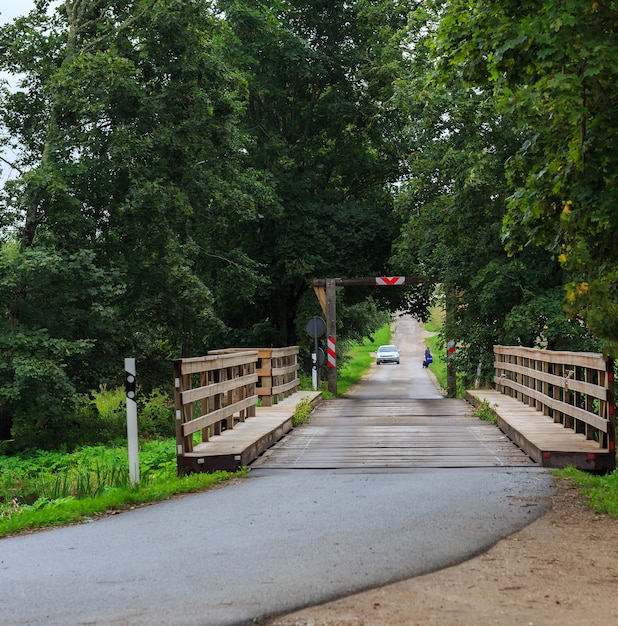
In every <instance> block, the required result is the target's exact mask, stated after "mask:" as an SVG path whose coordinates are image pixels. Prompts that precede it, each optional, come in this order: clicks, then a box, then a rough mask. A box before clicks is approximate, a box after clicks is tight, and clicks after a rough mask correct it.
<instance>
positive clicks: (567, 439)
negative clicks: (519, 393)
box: [466, 390, 614, 472]
mask: <svg viewBox="0 0 618 626" xmlns="http://www.w3.org/2000/svg"><path fill="white" fill-rule="evenodd" d="M466 397H467V400H468V402H470V403H471V404H472V405H473V406H477V405H479V404H480V403H482V402H483V401H484V400H486V401H487V402H488V403H489V405H490V407H491V409H492V411H493V413H494V415H495V416H496V418H497V420H498V427H499V428H500V430H501V431H502V432H504V433H505V434H506V435H508V437H509V438H510V439H511V440H512V441H514V442H515V443H516V444H517V445H518V446H519V447H520V448H521V449H522V450H523V451H524V452H525V453H526V454H527V455H529V456H530V458H532V459H533V460H534V461H535V462H536V463H538V464H539V465H541V466H542V467H551V468H564V467H568V466H572V467H576V468H577V469H581V470H585V471H594V472H606V471H611V470H612V469H613V464H614V460H613V459H614V456H613V454H612V453H611V452H610V451H609V450H608V449H607V448H601V447H599V444H598V443H597V442H596V441H592V440H590V439H586V437H585V436H584V435H583V434H581V433H576V432H575V431H573V430H571V429H569V428H564V426H563V425H562V424H559V423H555V422H554V421H552V419H551V418H549V417H547V416H546V415H543V414H542V413H541V412H540V411H536V410H535V409H533V408H532V407H529V406H528V405H526V404H524V403H523V402H520V401H519V400H515V399H514V398H511V397H510V396H507V395H504V394H503V393H500V392H499V391H495V390H471V391H467V392H466Z"/></svg>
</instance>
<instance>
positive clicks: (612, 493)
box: [553, 467, 618, 518]
mask: <svg viewBox="0 0 618 626" xmlns="http://www.w3.org/2000/svg"><path fill="white" fill-rule="evenodd" d="M553 473H554V476H559V477H560V478H568V479H570V480H572V481H573V482H574V483H575V485H577V487H579V489H580V491H581V493H582V495H583V496H584V498H585V499H586V503H587V504H588V506H590V508H592V509H593V510H594V511H596V512H597V513H601V514H603V515H607V516H609V517H617V518H618V471H616V470H615V471H613V472H612V473H611V474H606V475H597V474H589V473H588V472H582V471H580V470H577V469H575V468H573V467H567V468H566V469H563V470H555V471H554V472H553Z"/></svg>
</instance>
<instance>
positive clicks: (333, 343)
mask: <svg viewBox="0 0 618 626" xmlns="http://www.w3.org/2000/svg"><path fill="white" fill-rule="evenodd" d="M326 339H327V347H328V349H327V352H328V354H327V355H326V361H327V365H328V367H327V370H328V391H330V393H332V394H333V395H334V396H335V397H336V396H337V353H336V347H337V288H336V285H335V279H334V278H327V279H326Z"/></svg>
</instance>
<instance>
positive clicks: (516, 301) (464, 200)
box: [396, 3, 591, 384]
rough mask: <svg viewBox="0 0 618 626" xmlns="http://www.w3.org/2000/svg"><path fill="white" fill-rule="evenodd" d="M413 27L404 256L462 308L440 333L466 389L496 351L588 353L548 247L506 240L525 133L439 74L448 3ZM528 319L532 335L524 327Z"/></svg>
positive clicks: (457, 76)
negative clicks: (498, 346)
mask: <svg viewBox="0 0 618 626" xmlns="http://www.w3.org/2000/svg"><path fill="white" fill-rule="evenodd" d="M438 5H439V3H437V5H436V7H434V9H433V11H432V10H430V9H431V7H429V8H428V7H425V8H424V9H423V10H419V11H417V12H415V13H413V14H412V16H411V21H410V25H411V27H410V40H409V43H408V48H409V50H410V57H409V65H410V67H409V70H408V73H407V74H406V75H402V77H401V80H400V82H399V83H398V98H399V99H400V101H401V104H400V107H401V108H402V110H406V111H407V112H408V115H409V131H408V142H409V146H410V147H409V150H408V163H409V171H410V175H409V177H408V179H407V180H406V181H405V182H404V184H402V185H401V188H400V194H399V196H398V199H397V206H398V208H399V210H400V211H401V213H402V217H403V219H404V220H405V226H404V228H403V229H402V234H401V236H400V237H399V240H398V242H397V248H396V249H397V257H398V258H399V259H400V260H399V262H400V263H402V262H404V261H405V260H406V259H408V262H409V263H415V264H416V265H417V266H418V267H419V271H421V272H425V273H427V274H431V275H434V276H436V277H437V279H438V280H439V281H440V282H441V283H443V290H444V291H445V292H448V293H451V294H455V295H456V308H455V309H454V310H453V315H452V316H449V319H448V322H447V324H446V325H445V327H444V329H443V334H444V339H445V340H451V339H452V340H454V341H455V342H456V343H457V345H458V351H457V366H458V369H459V370H460V371H461V372H462V373H463V375H464V377H465V382H466V384H471V383H472V382H473V381H474V380H475V379H476V378H477V377H478V372H479V366H480V371H481V377H482V378H483V379H485V380H490V379H491V377H492V376H493V345H494V344H495V343H507V344H509V343H515V344H519V345H527V346H533V345H536V346H539V345H543V346H545V347H550V348H551V347H554V346H558V345H559V346H560V347H562V348H564V347H566V346H567V345H568V347H569V348H570V349H581V348H582V347H584V346H585V347H589V346H590V345H591V343H590V340H589V337H587V336H586V333H585V332H583V329H582V327H581V324H580V323H579V321H578V320H574V321H573V322H571V323H569V321H568V320H567V318H566V315H565V314H564V312H563V311H562V310H561V306H560V302H561V299H560V296H559V291H557V289H558V290H559V289H560V288H561V286H562V284H563V280H564V277H563V271H562V270H561V268H560V266H559V264H558V262H557V260H556V259H552V257H551V255H550V254H549V253H548V252H547V251H545V250H543V249H542V248H539V247H535V246H528V247H526V248H525V249H522V250H520V251H517V252H516V253H514V254H512V255H508V254H507V252H506V251H505V249H504V246H503V243H502V240H501V227H502V221H503V218H504V215H505V212H506V199H507V197H508V195H509V193H510V189H509V185H508V181H507V178H506V172H505V163H507V162H508V161H509V159H511V158H512V156H513V155H514V154H515V152H516V149H517V145H518V142H519V141H520V135H519V133H518V129H517V127H516V124H515V123H514V120H513V115H512V114H511V113H508V112H501V111H499V110H498V109H497V108H496V106H495V102H494V99H493V95H492V94H491V92H488V91H486V90H483V89H480V88H478V87H471V86H470V85H469V84H468V83H467V81H466V80H464V77H463V76H462V74H461V73H460V72H459V71H458V69H457V68H455V67H449V71H448V72H446V71H444V72H443V73H442V74H441V75H440V74H438V72H437V71H436V68H437V66H438V64H439V61H440V59H439V57H437V56H436V51H435V50H434V47H433V42H434V40H435V32H434V31H435V29H436V28H437V25H438V24H439V18H440V11H441V5H440V6H438ZM524 312H525V314H526V315H527V316H528V317H527V323H526V325H525V327H523V326H522V327H520V328H518V327H517V325H516V324H515V321H516V320H517V319H521V317H522V316H523V315H524Z"/></svg>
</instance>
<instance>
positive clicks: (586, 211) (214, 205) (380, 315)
mask: <svg viewBox="0 0 618 626" xmlns="http://www.w3.org/2000/svg"><path fill="white" fill-rule="evenodd" d="M617 14H618V13H617V7H616V6H615V5H614V3H613V2H609V3H599V2H578V1H576V0H569V1H567V2H557V0H543V2H540V3H531V2H523V3H512V2H506V1H503V0H499V1H498V2H488V1H487V0H473V1H468V0H466V1H465V2H464V1H463V0H451V1H449V2H439V1H432V2H422V3H421V2H417V1H415V0H404V1H401V0H347V1H345V2H344V1H342V0H335V1H333V0H319V1H315V0H311V1H308V0H275V1H274V2H271V3H263V2H257V1H256V0H218V1H217V0H122V1H120V2H117V1H114V2H112V1H111V0H66V1H65V2H63V3H62V4H60V5H58V4H57V3H52V2H50V0H38V1H37V2H36V5H35V8H34V9H33V10H32V11H31V12H30V13H29V14H28V15H25V16H23V17H20V18H18V19H16V20H14V21H13V22H12V23H9V24H6V25H4V26H2V27H0V71H1V72H4V73H9V74H12V75H13V76H14V77H15V81H14V82H13V84H11V85H9V84H8V83H6V84H2V85H1V87H0V136H1V137H2V142H3V145H4V146H5V147H6V148H8V149H10V150H8V151H6V152H3V153H1V154H0V157H1V158H2V159H3V162H4V163H5V164H7V165H10V166H11V167H12V168H13V172H15V176H14V177H13V178H12V180H10V181H9V182H7V183H6V184H5V185H4V187H3V189H2V191H1V192H0V238H1V241H0V302H1V303H2V307H3V310H4V312H5V314H4V316H3V319H2V323H1V325H0V345H1V346H2V358H1V359H0V440H1V439H8V438H11V437H13V438H18V439H19V440H20V445H36V444H37V443H38V442H39V441H40V439H41V437H40V433H41V432H43V431H45V434H46V440H47V441H50V442H56V443H57V442H62V441H63V437H64V434H65V433H66V432H67V429H69V428H73V427H75V425H76V424H77V423H78V421H79V420H77V421H76V418H75V414H76V412H79V411H81V410H83V403H84V402H86V403H87V402H88V393H89V392H90V391H91V390H92V389H96V388H97V387H98V386H99V385H106V384H108V385H115V384H116V383H117V381H118V380H119V378H120V372H121V363H122V359H123V357H124V356H130V355H135V356H136V357H137V359H138V370H139V372H140V381H141V383H142V385H143V386H144V388H146V389H148V388H152V387H155V386H157V385H160V384H167V382H168V378H169V376H170V371H169V370H170V360H171V359H172V358H177V357H180V356H191V355H197V354H203V353H204V352H206V351H207V350H209V349H211V348H221V347H228V346H243V345H244V346H251V345H253V346H256V345H272V346H282V345H291V344H294V343H299V342H300V341H301V340H302V338H303V336H304V335H303V329H304V325H305V322H306V320H307V319H308V318H309V317H311V316H312V315H315V314H319V313H320V312H319V308H318V304H317V301H316V300H315V298H314V296H313V293H312V290H311V288H310V285H311V280H312V279H313V278H326V277H360V276H373V275H375V276H378V275H394V274H405V275H412V274H417V275H422V276H426V277H427V278H428V279H430V280H436V281H438V282H439V283H440V284H442V285H443V287H444V289H445V291H448V292H449V293H450V294H451V295H454V296H455V297H456V299H457V306H456V308H455V309H454V314H453V316H452V317H449V320H448V323H447V325H446V327H445V329H444V334H445V338H449V339H455V340H456V341H457V343H458V345H459V346H460V350H459V356H458V362H459V365H460V367H461V369H462V371H463V372H464V373H465V374H466V375H467V376H468V377H469V378H471V377H474V376H478V375H479V372H480V375H481V376H482V377H486V378H488V377H489V376H490V371H491V346H492V345H493V344H494V343H517V344H522V345H541V346H544V347H548V348H561V349H597V348H598V345H599V344H598V341H599V339H600V340H602V341H603V342H604V345H605V347H606V350H608V352H609V353H614V352H615V346H617V345H618V343H617V342H618V323H617V322H616V320H617V319H618V316H617V315H616V312H617V308H618V295H617V294H618V289H617V285H618V270H616V267H617V264H616V261H617V260H618V259H617V258H616V254H617V253H616V250H615V247H614V246H613V245H612V244H613V240H614V235H615V233H616V230H617V228H618V217H617V215H618V213H616V211H615V210H614V205H615V202H614V200H615V195H616V184H617V175H616V172H617V171H618V170H617V167H616V166H617V165H618V164H617V163H616V158H617V157H616V156H615V154H616V151H615V150H614V143H615V142H616V132H617V131H616V125H615V123H614V101H615V99H616V98H615V94H614V91H615V90H616V87H615V84H616V81H615V80H614V79H615V72H616V69H615V61H614V59H615V52H616V50H615V49H614V48H615V47H616V41H615V40H616V36H615V27H616V16H617ZM9 152H10V154H11V155H15V156H9ZM432 288H433V287H432V286H431V285H430V283H427V284H425V285H420V286H417V287H407V288H404V289H392V290H391V289H388V290H375V289H374V290H371V291H370V290H369V289H368V288H359V289H355V290H351V289H346V290H345V291H343V290H342V291H340V292H339V293H338V300H339V302H338V311H339V323H340V329H339V331H338V335H339V337H340V338H341V339H345V338H346V337H354V338H358V337H362V336H367V335H370V334H371V332H372V331H373V330H375V328H376V326H377V325H379V324H381V323H383V321H384V319H386V317H385V316H388V314H389V313H390V312H391V311H396V310H400V311H401V310H406V311H410V312H412V313H413V314H415V315H417V317H419V318H420V319H424V318H425V317H426V315H427V311H428V307H429V303H430V296H431V289H432ZM565 306H566V310H565ZM84 398H85V400H84ZM25 400H28V401H25ZM50 407H52V408H50ZM80 407H81V408H80Z"/></svg>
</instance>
